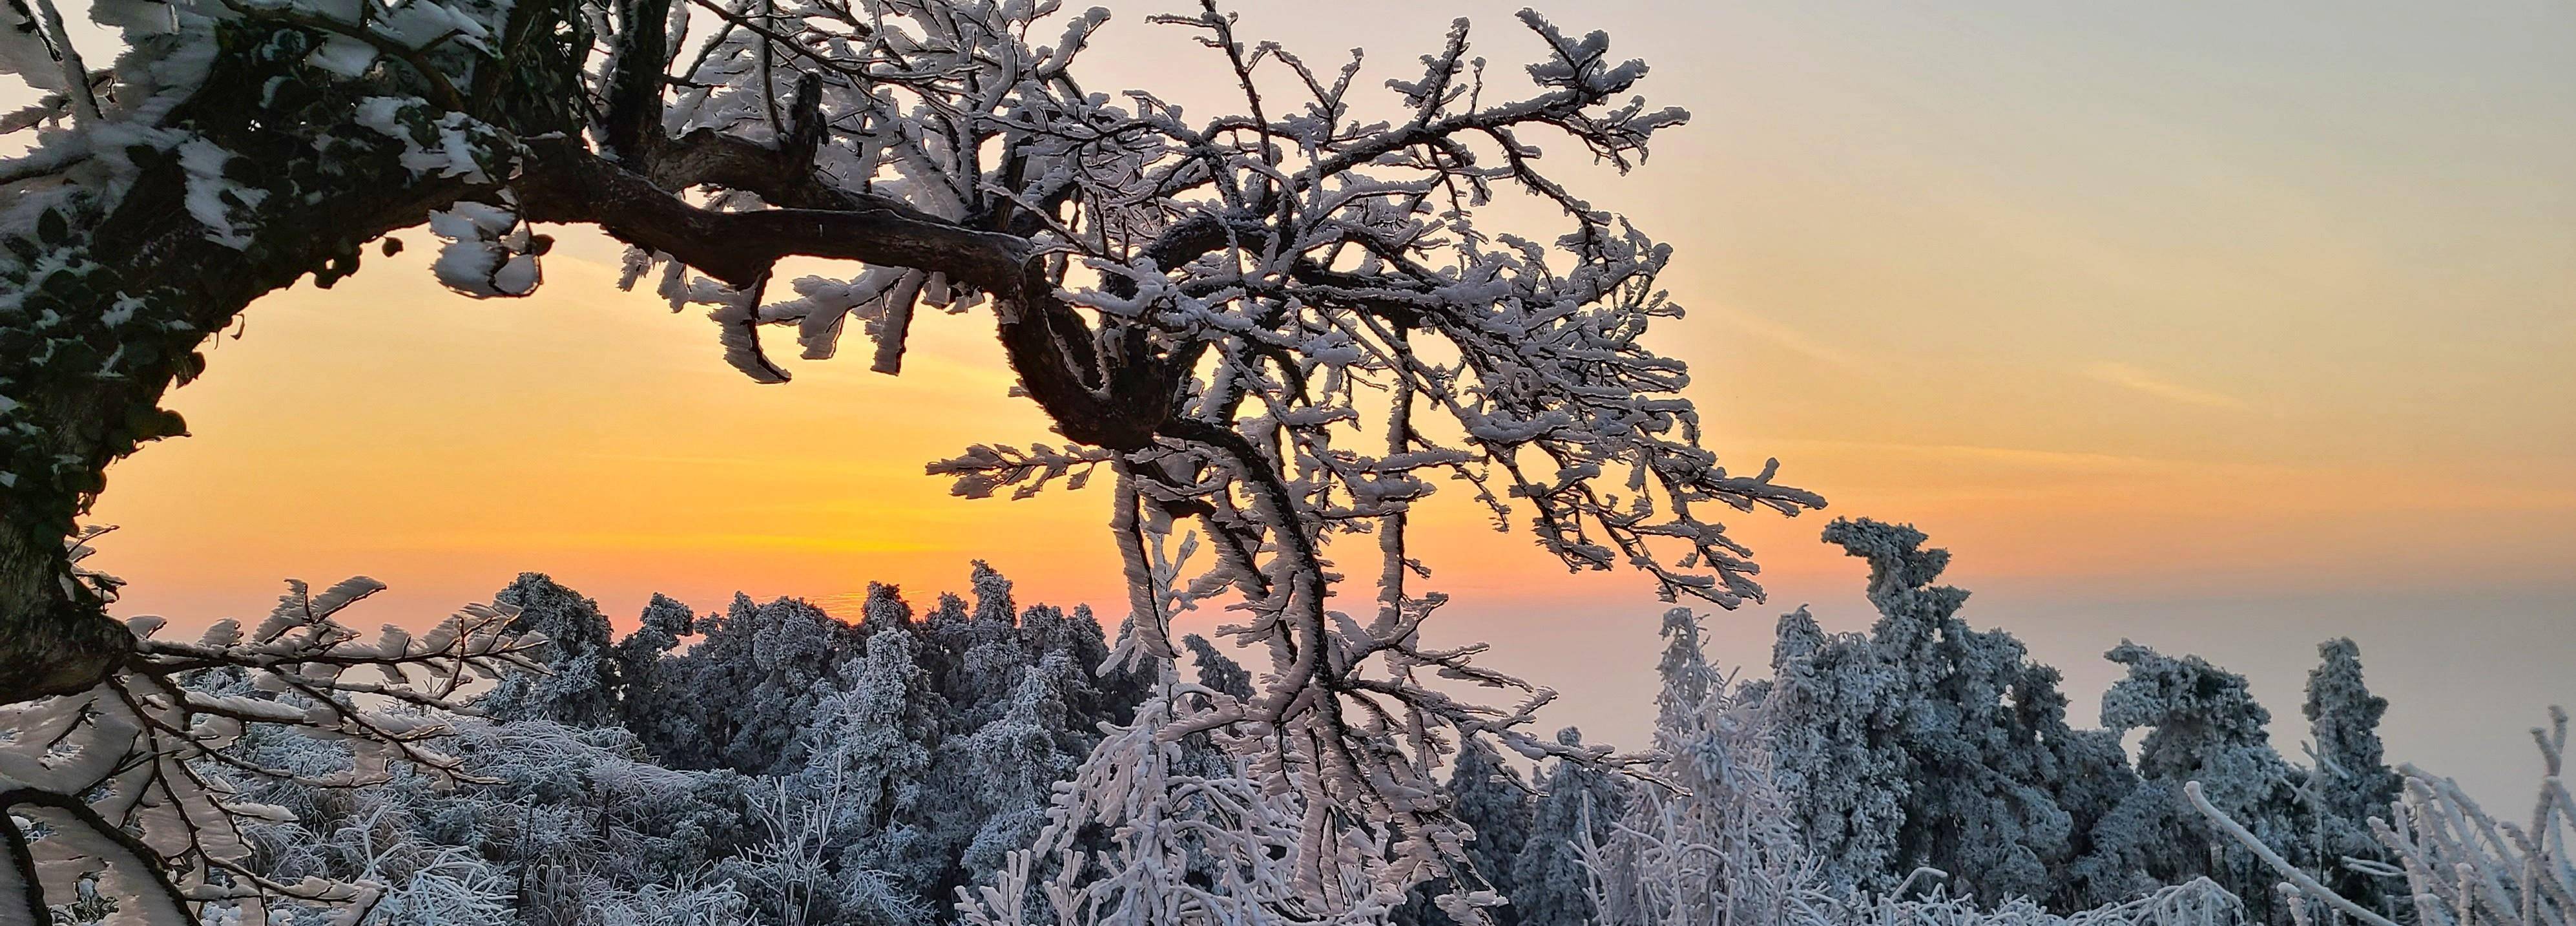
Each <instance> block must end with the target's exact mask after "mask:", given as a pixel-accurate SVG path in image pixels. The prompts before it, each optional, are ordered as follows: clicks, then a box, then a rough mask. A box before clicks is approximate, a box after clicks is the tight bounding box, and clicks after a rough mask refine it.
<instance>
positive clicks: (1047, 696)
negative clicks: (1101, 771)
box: [940, 653, 1098, 893]
mask: <svg viewBox="0 0 2576 926" xmlns="http://www.w3.org/2000/svg"><path fill="white" fill-rule="evenodd" d="M1075 671H1076V670H1075V669H1074V668H1073V665H1072V663H1071V662H1070V661H1069V660H1067V658H1066V657H1065V656H1064V654H1061V653H1049V654H1047V655H1046V656H1045V657H1044V658H1043V659H1041V660H1039V661H1038V662H1037V664H1035V665H1031V666H1028V667H1027V668H1025V669H1023V670H1022V671H1021V675H1020V682H1019V684H1018V685H1016V686H1013V688H1012V690H1011V692H1010V695H1009V697H1008V699H1007V700H1006V701H1004V703H1003V705H1002V707H1003V710H1002V712H1001V714H1000V715H999V716H996V717H994V718H993V719H992V720H991V721H988V722H986V723H984V724H983V725H982V726H980V727H977V728H976V730H975V731H974V732H973V733H971V734H968V735H966V736H964V737H960V738H957V739H952V740H950V741H949V744H948V745H949V747H950V748H948V749H946V750H944V753H945V754H944V756H943V758H944V759H945V761H943V762H942V763H941V768H943V769H954V770H955V772H954V773H953V774H954V775H955V776H956V778H955V779H954V784H955V787H954V789H953V790H950V791H949V792H947V793H948V794H949V795H950V796H951V797H952V798H963V799H964V801H963V803H961V804H954V805H949V806H952V807H965V808H968V812H967V813H966V814H964V815H963V816H964V817H965V819H966V820H968V821H972V823H971V825H972V830H971V832H968V833H967V834H966V840H965V844H964V846H963V848H962V851H960V852H959V853H958V855H957V868H956V869H955V871H954V872H953V873H952V875H951V877H950V878H949V879H948V880H947V881H946V882H945V883H943V884H941V885H940V888H941V889H942V890H941V892H942V893H947V892H948V891H950V890H953V889H955V888H957V887H961V886H964V885H966V884H968V883H971V882H972V881H974V880H975V879H976V878H977V877H978V876H979V875H981V874H983V873H986V872H991V871H996V870H999V869H1000V868H1001V867H1002V864H1003V863H1004V862H1005V861H1006V860H1007V858H1008V856H1009V854H1010V853H1011V852H1012V851H1014V850H1017V849H1022V848H1025V847H1027V846H1028V845H1029V844H1030V842H1031V840H1033V839H1035V838H1036V837H1037V835H1038V831H1039V830H1040V829H1041V828H1043V827H1044V826H1045V825H1046V811H1047V806H1048V800H1049V795H1050V794H1051V793H1052V789H1053V788H1054V785H1055V783H1056V782H1058V781H1061V780H1063V779H1066V778H1069V777H1072V775H1073V772H1074V769H1076V768H1078V767H1080V766H1081V764H1082V760H1083V757H1084V756H1085V755H1087V754H1088V753H1089V751H1090V750H1089V749H1088V748H1085V749H1082V750H1080V751H1073V750H1069V749H1067V748H1066V747H1067V744H1068V739H1069V737H1068V736H1067V733H1068V727H1067V725H1066V721H1067V720H1068V717H1069V715H1068V713H1067V711H1066V709H1065V702H1064V690H1065V687H1066V682H1067V680H1068V679H1069V678H1070V677H1071V676H1072V675H1073V674H1074V672H1075ZM1085 739H1086V740H1087V741H1086V742H1085V743H1084V744H1083V745H1084V746H1086V747H1088V745H1089V743H1091V742H1097V741H1098V734H1097V733H1096V731H1095V732H1094V733H1093V734H1092V735H1091V736H1090V737H1086V738H1085ZM947 774H949V773H946V772H943V779H945V778H946V776H947Z"/></svg>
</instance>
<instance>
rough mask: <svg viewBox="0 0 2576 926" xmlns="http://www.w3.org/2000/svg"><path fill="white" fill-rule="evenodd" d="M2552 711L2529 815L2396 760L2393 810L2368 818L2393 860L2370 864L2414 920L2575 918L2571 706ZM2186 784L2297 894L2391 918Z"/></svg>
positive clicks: (2456, 925)
mask: <svg viewBox="0 0 2576 926" xmlns="http://www.w3.org/2000/svg"><path fill="white" fill-rule="evenodd" d="M2549 719H2550V726H2549V727H2547V728H2537V727H2535V728H2533V729H2532V731H2531V736H2532V739H2533V741H2534V742H2536V743H2537V744H2538V745H2539V747H2540V756H2541V763H2542V777H2541V780H2540V787H2539V796H2538V798H2537V800H2536V801H2535V803H2534V805H2533V807H2532V811H2531V818H2530V820H2529V821H2528V822H2527V823H2516V822H2513V821H2508V820H2498V819H2496V818H2494V817H2491V816H2488V815H2487V813H2486V811H2484V810H2482V809H2480V808H2479V807H2478V804H2477V802H2476V801H2473V800H2470V799H2469V796H2468V795H2467V794H2466V793H2464V792H2462V791H2461V790H2460V786H2459V785H2458V784H2457V783H2455V782H2453V781H2451V780H2450V779H2448V778H2440V777H2436V776H2434V775H2431V774H2429V773H2426V772H2424V771H2423V770H2421V769H2418V768H2416V767H2414V766H2411V765H2408V766H2402V767H2401V768H2400V771H2402V772H2403V773H2404V774H2405V776H2406V790H2405V794H2404V796H2403V797H2402V798H2401V799H2399V800H2398V801H2396V802H2395V803H2393V804H2391V805H2390V806H2389V807H2388V808H2387V810H2388V814H2389V815H2388V816H2387V817H2377V816H2374V817H2372V818H2371V819H2370V829H2371V832H2372V833H2373V834H2375V835H2376V836H2377V837H2378V839H2379V842H2380V843H2381V845H2383V846H2384V847H2386V848H2387V850H2388V851H2389V853H2390V855H2389V857H2390V858H2391V859H2392V860H2393V861H2392V862H2386V863H2370V864H2369V865H2368V866H2367V867H2369V868H2370V869H2372V872H2373V873H2375V874H2379V875H2383V876H2386V877H2392V878H2402V879H2403V880H2404V882H2405V884H2406V892H2405V895H2406V897H2407V899H2408V905H2409V907H2410V908H2411V909H2412V911H2413V914H2414V916H2413V920H2412V922H2415V923H2419V924H2422V926H2472V924H2476V923H2497V924H2506V926H2565V924H2566V923H2568V922H2570V920H2571V918H2576V863H2571V861H2570V858H2569V855H2568V848H2567V847H2568V842H2569V838H2570V837H2571V836H2576V801H2571V800H2570V796H2569V794H2568V791H2567V786H2566V784H2565V781H2564V779H2563V778H2562V777H2561V775H2562V774H2563V771H2564V767H2565V757H2566V748H2567V712H2566V711H2564V710H2561V709H2559V708H2555V707H2553V708H2551V709H2550V711H2549ZM2187 793H2188V794H2189V795H2190V797H2191V802H2192V806H2194V807H2195V808H2198V809H2199V810H2200V812H2201V814H2202V815H2203V816H2204V817H2207V818H2208V819H2209V821H2210V823H2211V824H2212V825H2214V826H2216V827H2218V828H2219V829H2220V830H2221V831H2223V832H2225V833H2227V834H2228V835H2229V836H2231V837H2233V838H2234V839H2235V840H2236V841H2237V842H2238V843H2240V844H2242V845H2244V846H2245V848H2247V849H2248V850H2251V851H2252V852H2253V853H2254V854H2255V855H2256V856H2257V857H2258V858H2261V859H2262V860H2263V862H2264V863H2265V864H2266V865H2269V866H2271V868H2272V869H2273V870H2274V871H2275V872H2277V873H2279V874H2280V876H2281V877H2282V879H2283V880H2284V881H2285V882H2286V886H2287V887H2294V888H2295V889H2296V890H2295V893H2296V894H2297V895H2304V896H2305V897H2307V898H2308V899H2310V900H2313V901H2315V902H2317V903H2319V904H2322V905H2324V906H2326V907H2328V908H2331V909H2333V910H2335V911H2336V912H2338V913H2341V914H2343V915H2346V916H2351V917H2353V918H2355V919H2358V920H2361V921H2362V922H2365V923H2370V924H2374V926H2390V924H2391V919H2390V918H2389V917H2387V916H2384V915H2382V914H2381V912H2380V911H2375V910H2372V909H2370V908H2368V907H2365V906H2363V905H2361V904H2359V903H2355V902H2354V901H2352V900H2351V899H2348V898H2346V897H2344V896H2343V895H2342V894H2341V893H2338V892H2337V891H2335V890H2334V889H2333V888H2330V887H2328V886H2326V885H2324V884H2322V883H2319V881H2318V880H2317V879H2316V878H2315V877H2314V876H2313V875H2310V874H2309V873H2307V872H2305V871H2302V870H2301V869H2299V868H2298V867H2297V866H2295V865H2292V864H2290V863H2289V862H2288V861H2286V860H2284V859H2283V858H2282V857H2281V853H2280V852H2279V851H2277V850H2276V849H2275V848H2274V847H2273V846H2270V845H2266V844H2265V843H2264V842H2263V840H2262V839H2260V838H2258V837H2256V836H2255V834H2254V833H2252V832H2250V831H2248V830H2247V829H2246V828H2245V827H2244V826H2243V825H2242V824H2239V823H2238V822H2236V821H2235V820H2234V819H2231V818H2230V817H2229V816H2228V815H2227V814H2226V813H2225V812H2223V811H2221V810H2220V809H2219V808H2218V807H2216V806H2214V805H2212V804H2211V803H2210V801H2209V799H2208V798H2206V797H2204V796H2202V794H2201V789H2200V786H2199V783H2198V782H2194V783H2192V784H2191V785H2190V786H2189V787H2188V788H2187ZM2346 863H2347V864H2353V862H2352V860H2346Z"/></svg>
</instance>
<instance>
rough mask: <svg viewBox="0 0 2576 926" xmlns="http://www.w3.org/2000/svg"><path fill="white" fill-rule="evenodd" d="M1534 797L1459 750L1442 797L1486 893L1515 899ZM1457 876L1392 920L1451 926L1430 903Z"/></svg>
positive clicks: (1486, 754)
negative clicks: (1464, 833)
mask: <svg viewBox="0 0 2576 926" xmlns="http://www.w3.org/2000/svg"><path fill="white" fill-rule="evenodd" d="M1189 639H1191V640H1197V639H1199V638H1198V637H1196V636H1192V637H1190V638H1189ZM1202 684H1205V683H1204V682H1202ZM1535 792H1536V789H1534V788H1532V787H1531V786H1530V784H1529V783H1528V781H1526V780H1525V779H1523V778H1522V776H1521V773H1520V770H1519V769H1516V768H1513V767H1512V766H1511V764H1510V763H1508V762H1505V761H1503V755H1502V753H1501V752H1500V751H1499V750H1496V749H1495V748H1494V747H1493V746H1492V745H1491V744H1488V743H1486V742H1485V741H1484V740H1481V739H1471V740H1468V741H1467V742H1466V744H1465V745H1463V746H1461V747H1459V749H1458V757H1457V759H1456V760H1455V761H1454V762H1453V764H1452V765H1451V766H1450V772H1449V783H1448V786H1447V787H1446V788H1445V789H1443V793H1444V794H1446V795H1447V797H1448V800H1449V804H1450V807H1451V808H1452V812H1453V813H1455V814H1457V815H1458V821H1459V822H1461V823H1464V824H1466V825H1467V826H1468V827H1469V828H1470V829H1472V830H1473V831H1474V832H1475V836H1476V838H1475V840H1474V841H1472V842H1469V843H1468V844H1467V861H1468V862H1469V863H1470V864H1472V865H1474V866H1475V874H1474V879H1475V882H1474V883H1479V884H1481V885H1483V888H1484V889H1487V890H1491V891H1493V892H1495V893H1497V894H1500V895H1503V896H1504V897H1511V896H1515V894H1516V892H1517V889H1518V885H1519V882H1518V881H1516V880H1515V879H1514V873H1515V870H1516V866H1517V865H1518V863H1519V861H1520V856H1521V852H1522V851H1523V850H1525V849H1526V848H1527V847H1528V846H1529V842H1530V830H1531V828H1532V826H1533V825H1534V824H1535V822H1536V821H1535V819H1534V818H1535V814H1536V807H1535V801H1533V800H1532V795H1533V794H1534V793H1535ZM1460 877H1461V876H1459V875H1451V876H1450V877H1449V878H1446V879H1442V883H1438V884H1426V885H1422V886H1420V887H1417V888H1416V889H1415V891H1414V894H1413V896H1412V897H1411V898H1409V899H1408V900H1407V902H1406V903H1405V905H1404V907H1402V908H1400V909H1398V910H1397V912H1396V916H1395V921H1396V922H1397V923H1399V924H1404V923H1423V924H1433V926H1437V924H1446V923H1452V922H1454V921H1453V920H1451V919H1450V918H1449V916H1448V915H1447V914H1445V913H1443V912H1441V911H1440V909H1439V908H1438V907H1437V906H1435V905H1434V904H1433V903H1432V902H1431V901H1432V898H1434V897H1437V896H1439V895H1441V894H1443V893H1447V892H1448V890H1449V889H1450V888H1451V886H1452V885H1454V884H1455V883H1456V882H1457V881H1458V880H1459V879H1460ZM1485 912H1486V915H1487V916H1489V917H1491V918H1492V919H1493V921H1494V923H1495V924H1497V926H1513V924H1516V923H1520V922H1523V920H1522V919H1521V917H1520V913H1519V910H1518V908H1516V907H1513V906H1509V905H1505V906H1499V907H1493V908H1490V909H1488V910H1486V911H1485Z"/></svg>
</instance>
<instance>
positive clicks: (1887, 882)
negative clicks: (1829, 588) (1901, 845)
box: [1763, 607, 1914, 891]
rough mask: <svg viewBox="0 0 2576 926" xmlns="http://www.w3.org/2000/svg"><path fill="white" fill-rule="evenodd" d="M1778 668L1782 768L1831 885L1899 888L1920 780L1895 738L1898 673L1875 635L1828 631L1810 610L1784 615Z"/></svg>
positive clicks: (1795, 815)
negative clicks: (1902, 849)
mask: <svg viewBox="0 0 2576 926" xmlns="http://www.w3.org/2000/svg"><path fill="white" fill-rule="evenodd" d="M1771 669H1772V676H1773V677H1772V681H1771V685H1770V687H1769V688H1768V689H1767V690H1766V691H1765V692H1764V695H1763V697H1764V700H1765V703H1766V704H1767V705H1768V706H1769V708H1770V709H1771V710H1772V711H1773V712H1774V713H1775V714H1776V716H1777V717H1778V725H1777V727H1776V733H1775V734H1774V737H1775V742H1774V744H1773V750H1774V752H1775V757H1774V763H1775V766H1776V772H1777V774H1778V775H1779V781H1780V787H1781V788H1782V789H1783V790H1784V791H1786V792H1787V794H1788V797H1787V803H1788V806H1789V807H1790V809H1791V815H1792V819H1794V820H1795V821H1796V828H1797V830H1798V831H1799V832H1800V833H1802V834H1804V837H1805V839H1806V842H1807V848H1808V851H1809V853H1810V854H1811V855H1812V856H1813V857H1814V858H1815V859H1816V864H1817V865H1818V866H1819V867H1820V868H1821V869H1822V871H1823V872H1824V879H1825V881H1826V883H1828V884H1832V885H1837V886H1841V887H1843V888H1844V889H1846V890H1860V891H1881V890H1888V889H1891V888H1893V887H1895V885H1896V882H1897V879H1898V878H1899V877H1900V876H1899V875H1898V874H1897V873H1896V869H1897V867H1898V865H1899V861H1898V859H1899V857H1898V854H1897V846H1898V842H1897V837H1898V834H1899V832H1900V831H1901V830H1902V828H1903V826H1904V822H1905V807H1906V801H1907V800H1908V798H1909V797H1910V796H1911V793H1912V790H1913V787H1914V784H1913V780H1912V778H1911V772H1912V765H1911V762H1910V760H1909V757H1908V756H1907V755H1906V754H1905V751H1904V748H1903V746H1902V744H1901V743H1900V742H1899V741H1898V740H1897V739H1896V734H1897V731H1898V724H1897V719H1896V715H1897V709H1896V707H1895V706H1894V705H1895V703H1896V702H1897V700H1898V698H1899V697H1900V695H1901V692H1900V691H1899V690H1898V689H1896V687H1895V686H1896V682H1897V679H1896V677H1895V676H1893V675H1892V674H1890V673H1888V672H1887V671H1886V670H1885V668H1884V667H1883V666H1881V665H1880V664H1879V659H1878V656H1877V653H1876V652H1875V651H1874V650H1873V649H1872V648H1871V647H1870V644H1869V640H1868V638H1866V637H1861V636H1857V635H1853V634H1831V635H1829V634H1827V633H1825V631H1824V629H1823V628H1822V627H1820V626H1818V625H1817V623H1816V620H1815V618H1814V617H1813V616H1811V615H1809V614H1808V613H1807V609H1806V608H1803V607H1801V608H1799V609H1798V610H1796V611H1793V612H1790V613H1789V614H1788V615H1786V616H1783V617H1782V618H1780V625H1779V630H1778V633H1777V637H1776V641H1775V642H1774V644H1773V646H1772V656H1771Z"/></svg>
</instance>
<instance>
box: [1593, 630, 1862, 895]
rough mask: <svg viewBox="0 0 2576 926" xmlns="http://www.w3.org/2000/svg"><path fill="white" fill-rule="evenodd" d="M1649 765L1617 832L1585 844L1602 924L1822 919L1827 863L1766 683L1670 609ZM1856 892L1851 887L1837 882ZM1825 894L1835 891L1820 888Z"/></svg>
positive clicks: (1659, 664)
mask: <svg viewBox="0 0 2576 926" xmlns="http://www.w3.org/2000/svg"><path fill="white" fill-rule="evenodd" d="M1663 633H1664V636H1665V640H1666V644H1665V648H1664V654H1663V657H1662V659H1661V660H1660V661H1659V662H1658V664H1657V669H1658V674H1659V675H1661V676H1662V679H1663V687H1662V689H1661V690H1660V691H1658V692H1657V694H1656V697H1655V702H1656V708H1657V710H1656V722H1655V746H1656V748H1657V750H1658V753H1659V755H1658V758H1657V760H1656V761H1655V763H1654V765H1653V766H1652V767H1651V772H1652V773H1653V774H1654V776H1655V777H1656V779H1658V784H1659V785H1660V786H1650V787H1641V788H1637V789H1635V793H1634V794H1633V795H1632V796H1631V797H1630V799H1629V802H1628V809H1627V812H1626V813H1625V814H1623V815H1622V816H1621V817H1620V819H1619V821H1618V827H1617V829H1616V830H1615V832H1614V833H1613V834H1612V835H1611V837H1610V838H1609V839H1606V840H1602V841H1597V842H1587V843H1584V844H1582V845H1581V846H1580V847H1579V848H1580V849H1581V851H1582V853H1583V856H1584V860H1585V862H1586V864H1587V865H1588V866H1589V867H1590V868H1591V870H1592V871H1593V873H1594V875H1595V884H1596V885H1597V887H1596V889H1595V891H1594V895H1593V901H1594V907H1595V911H1596V919H1597V922H1599V923H1601V924H1603V926H1784V924H1791V923H1799V922H1805V921H1807V920H1809V919H1811V918H1813V917H1814V916H1815V915H1816V913H1817V912H1818V911H1817V910H1816V905H1817V903H1818V901H1820V900H1830V899H1831V896H1830V893H1829V892H1827V891H1826V890H1824V885H1825V882H1824V880H1823V875H1824V872H1823V871H1822V870H1821V869H1820V868H1819V867H1818V866H1816V865H1813V864H1811V863H1810V861H1809V860H1810V858H1811V856H1809V854H1808V853H1807V851H1806V846H1805V844H1804V841H1803V840H1801V839H1800V837H1799V834H1798V832H1797V831H1796V829H1795V823H1794V819H1795V817H1794V814H1793V813H1792V812H1791V808H1790V805H1789V803H1788V800H1787V795H1786V794H1784V793H1783V792H1782V790H1781V789H1780V787H1779V782H1780V776H1779V775H1778V772H1777V769H1776V767H1775V763H1774V759H1773V755H1772V752H1771V747H1772V744H1773V742H1774V740H1775V738H1776V735H1777V733H1778V732H1779V731H1778V730H1777V729H1776V724H1775V723H1774V718H1775V714H1774V713H1773V712H1774V710H1775V707H1776V705H1774V704H1772V703H1769V702H1768V701H1767V700H1766V699H1765V697H1764V695H1766V694H1767V692H1768V691H1769V689H1768V688H1767V687H1766V686H1757V685H1736V684H1734V683H1733V679H1731V678H1730V677H1728V676H1727V675H1726V674H1724V673H1721V672H1719V671H1718V670H1717V668H1716V667H1715V666H1713V665H1711V664H1710V662H1709V660H1708V657H1707V652H1706V650H1705V649H1704V647H1703V644H1702V642H1701V635H1700V625H1699V619H1698V617H1697V616H1696V615H1694V614H1692V613H1691V611H1690V609H1688V608H1674V609H1672V610H1670V611H1668V612H1666V613H1665V615H1664V626H1663ZM1840 893H1841V894H1843V895H1845V896H1849V895H1850V894H1851V892H1850V890H1849V885H1848V884H1845V885H1843V890H1842V891H1841V892H1840ZM1819 895H1826V896H1819Z"/></svg>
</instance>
